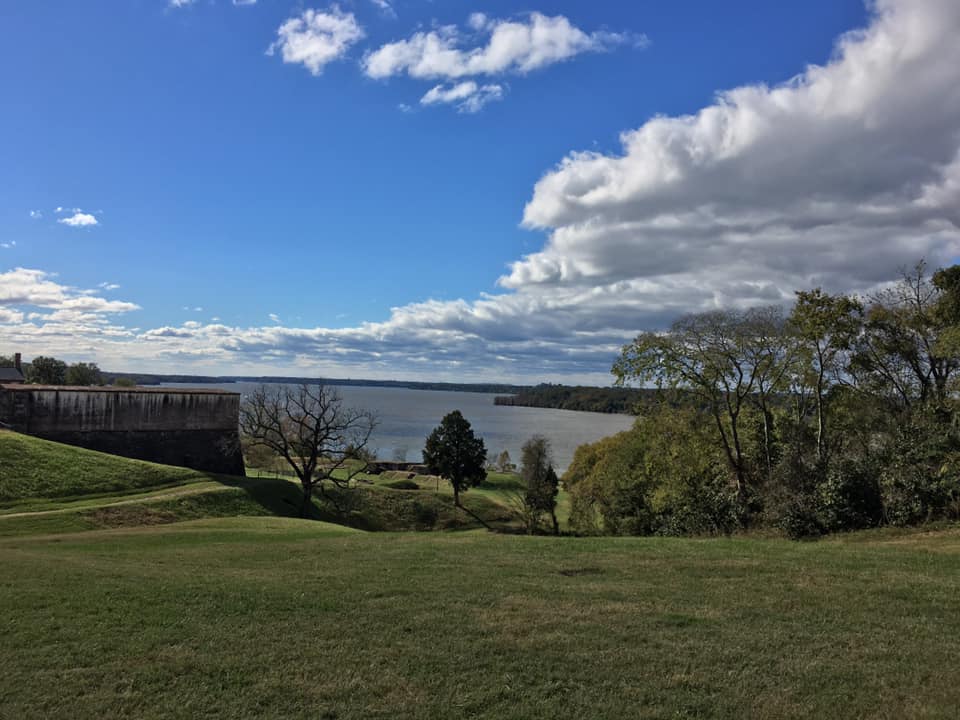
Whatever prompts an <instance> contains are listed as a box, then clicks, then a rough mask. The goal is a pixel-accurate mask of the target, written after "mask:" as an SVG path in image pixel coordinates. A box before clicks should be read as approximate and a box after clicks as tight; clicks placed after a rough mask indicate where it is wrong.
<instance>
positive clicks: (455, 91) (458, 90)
mask: <svg viewBox="0 0 960 720" xmlns="http://www.w3.org/2000/svg"><path fill="white" fill-rule="evenodd" d="M501 99H503V87H502V86H501V85H494V84H490V85H478V84H477V83H475V82H474V81H473V80H465V81H464V82H461V83H456V84H454V85H450V86H445V85H436V86H435V87H433V88H431V89H430V90H428V91H427V93H426V94H425V95H424V96H423V97H422V98H420V104H421V105H438V104H443V105H456V107H457V109H458V110H459V111H460V112H465V113H475V112H479V111H480V110H481V109H482V108H483V106H484V105H486V104H487V103H490V102H493V101H495V100H501Z"/></svg>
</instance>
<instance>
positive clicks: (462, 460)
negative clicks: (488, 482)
mask: <svg viewBox="0 0 960 720" xmlns="http://www.w3.org/2000/svg"><path fill="white" fill-rule="evenodd" d="M486 459H487V449H486V447H485V446H484V444H483V438H479V437H477V436H476V435H474V433H473V428H472V427H471V426H470V423H469V422H468V421H467V419H466V418H465V417H463V414H462V413H461V412H460V411H459V410H454V411H453V412H451V413H448V414H447V415H446V416H444V418H443V420H441V421H440V425H439V426H437V427H436V428H435V429H434V430H433V432H432V433H430V436H429V437H428V438H427V441H426V444H425V446H424V448H423V462H424V464H425V465H426V466H427V467H428V468H429V469H430V472H431V473H433V474H434V475H439V476H441V477H444V478H446V479H447V480H449V481H450V484H451V485H452V486H453V500H454V504H455V505H457V506H458V507H459V506H460V493H461V492H465V491H467V490H469V489H470V488H471V487H475V486H476V485H479V484H480V483H481V482H483V481H484V480H485V479H486V477H487V471H486V467H485V466H486Z"/></svg>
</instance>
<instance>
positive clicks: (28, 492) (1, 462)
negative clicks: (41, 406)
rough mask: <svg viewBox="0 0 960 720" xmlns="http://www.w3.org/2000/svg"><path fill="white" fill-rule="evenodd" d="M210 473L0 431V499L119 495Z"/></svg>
mask: <svg viewBox="0 0 960 720" xmlns="http://www.w3.org/2000/svg"><path fill="white" fill-rule="evenodd" d="M212 477H213V476H211V475H209V474H208V473H202V472H198V471H196V470H189V469H187V468H177V467H171V466H169V465H156V464H154V463H148V462H142V461H140V460H130V459H128V458H122V457H117V456H116V455H106V454H104V453H98V452H93V451H91V450H80V449H78V448H74V447H71V446H69V445H61V444H59V443H52V442H48V441H46V440H40V439H39V438H34V437H30V436H29V435H21V434H18V433H12V432H7V431H0V503H11V502H13V501H16V500H20V499H22V498H64V497H69V496H75V495H89V494H94V493H117V492H123V491H131V490H138V489H142V488H149V487H157V486H164V485H166V486H170V485H178V484H183V483H187V482H197V481H200V480H209V479H211V478H212Z"/></svg>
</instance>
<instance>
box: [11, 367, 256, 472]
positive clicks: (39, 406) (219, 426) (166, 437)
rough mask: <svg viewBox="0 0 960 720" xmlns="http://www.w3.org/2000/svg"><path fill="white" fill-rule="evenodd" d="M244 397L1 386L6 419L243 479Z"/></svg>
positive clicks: (18, 426)
mask: <svg viewBox="0 0 960 720" xmlns="http://www.w3.org/2000/svg"><path fill="white" fill-rule="evenodd" d="M239 412H240V395H239V394H238V393H230V392H224V391H222V390H202V389H201V390H194V389H182V390H181V389H172V388H86V387H84V388H77V387H60V386H46V385H0V422H2V423H3V424H4V425H6V426H8V427H9V428H10V429H12V430H15V431H17V432H22V433H26V434H28V435H34V436H36V437H41V438H44V439H46V440H53V441H55V442H62V443H67V444H69V445H77V446H80V447H85V448H88V449H91V450H99V451H101V452H108V453H112V454H114V455H123V456H125V457H131V458H137V459H140V460H149V461H151V462H159V463H165V464H167V465H181V466H183V467H190V468H194V469H196V470H205V471H210V472H219V473H227V474H231V475H243V474H244V469H243V458H242V455H241V451H240V438H239V431H238V418H239Z"/></svg>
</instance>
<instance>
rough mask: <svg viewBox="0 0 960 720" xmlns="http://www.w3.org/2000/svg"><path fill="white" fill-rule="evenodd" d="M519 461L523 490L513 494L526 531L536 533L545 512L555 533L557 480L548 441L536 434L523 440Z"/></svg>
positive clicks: (556, 528)
mask: <svg viewBox="0 0 960 720" xmlns="http://www.w3.org/2000/svg"><path fill="white" fill-rule="evenodd" d="M522 462H523V465H522V466H521V468H520V480H521V483H522V488H523V490H522V492H521V493H520V494H519V495H518V496H517V502H516V503H515V504H516V505H517V506H518V509H519V511H520V514H521V516H522V517H523V520H524V524H525V525H526V528H527V532H528V533H531V534H532V533H535V532H537V531H538V530H539V529H540V525H541V523H542V520H543V516H544V515H547V516H549V517H550V521H551V523H550V524H551V529H552V531H553V534H554V535H559V534H560V524H559V522H558V521H557V495H558V493H559V489H560V488H559V486H560V479H559V478H558V477H557V473H556V471H555V470H554V469H553V458H552V456H551V452H550V441H549V440H547V439H546V438H545V437H542V436H540V435H535V436H534V437H532V438H530V439H529V440H527V442H525V443H524V445H523V449H522Z"/></svg>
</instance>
